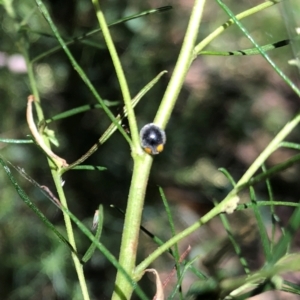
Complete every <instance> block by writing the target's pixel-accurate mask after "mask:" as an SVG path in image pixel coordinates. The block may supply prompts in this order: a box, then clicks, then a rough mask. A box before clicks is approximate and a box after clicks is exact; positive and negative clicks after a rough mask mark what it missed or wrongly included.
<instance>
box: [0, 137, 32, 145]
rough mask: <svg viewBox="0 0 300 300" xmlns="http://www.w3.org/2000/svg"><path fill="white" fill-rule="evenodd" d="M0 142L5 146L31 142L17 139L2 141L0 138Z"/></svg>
mask: <svg viewBox="0 0 300 300" xmlns="http://www.w3.org/2000/svg"><path fill="white" fill-rule="evenodd" d="M0 142H2V143H7V144H32V143H33V140H17V139H2V138H0Z"/></svg>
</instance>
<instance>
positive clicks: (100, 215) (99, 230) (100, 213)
mask: <svg viewBox="0 0 300 300" xmlns="http://www.w3.org/2000/svg"><path fill="white" fill-rule="evenodd" d="M96 217H97V218H98V220H97V231H96V234H95V238H96V239H97V240H98V241H99V240H100V237H101V233H102V228H103V221H104V214H103V205H101V204H100V205H99V209H98V211H97V216H96ZM96 248H97V247H96V245H95V244H94V243H92V244H91V246H90V247H89V248H88V249H87V251H86V253H85V254H84V256H83V257H82V261H83V262H85V263H86V262H87V261H88V260H89V259H90V258H91V257H92V255H93V254H94V252H95V250H96Z"/></svg>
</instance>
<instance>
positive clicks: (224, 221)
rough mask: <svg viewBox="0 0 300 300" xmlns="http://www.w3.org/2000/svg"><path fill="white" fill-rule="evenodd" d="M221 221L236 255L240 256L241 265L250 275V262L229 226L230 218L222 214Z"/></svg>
mask: <svg viewBox="0 0 300 300" xmlns="http://www.w3.org/2000/svg"><path fill="white" fill-rule="evenodd" d="M220 219H221V221H222V224H223V227H224V229H225V230H226V232H227V234H228V238H229V240H230V242H231V244H232V246H233V249H234V251H235V253H236V255H237V256H238V258H239V260H240V263H241V265H242V267H243V269H244V271H245V273H246V274H249V273H250V269H249V265H248V262H247V260H246V258H245V257H244V256H243V253H242V250H241V247H240V245H239V242H238V241H237V240H236V239H235V236H234V234H233V231H232V229H231V226H230V224H229V221H228V218H227V216H226V215H225V214H220Z"/></svg>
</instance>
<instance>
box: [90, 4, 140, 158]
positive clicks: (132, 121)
mask: <svg viewBox="0 0 300 300" xmlns="http://www.w3.org/2000/svg"><path fill="white" fill-rule="evenodd" d="M92 2H93V5H94V8H95V11H96V15H97V18H98V22H99V25H100V28H101V29H102V33H103V37H104V40H105V42H106V45H107V48H108V51H109V54H110V56H111V59H112V62H113V65H114V67H115V70H116V74H117V77H118V81H119V84H120V88H121V91H122V95H123V100H124V103H125V106H126V110H127V114H128V122H129V128H130V133H131V137H132V144H131V151H132V152H133V153H140V154H141V153H142V151H143V150H142V148H141V146H140V140H139V134H138V128H137V123H136V118H135V114H134V110H133V106H132V103H131V96H130V92H129V88H128V84H127V80H126V77H125V74H124V71H123V68H122V65H121V62H120V59H119V56H118V53H117V50H116V47H115V45H114V42H113V40H112V37H111V35H110V32H109V29H108V26H107V23H106V20H105V17H104V14H103V11H102V10H101V8H100V4H99V1H98V0H92Z"/></svg>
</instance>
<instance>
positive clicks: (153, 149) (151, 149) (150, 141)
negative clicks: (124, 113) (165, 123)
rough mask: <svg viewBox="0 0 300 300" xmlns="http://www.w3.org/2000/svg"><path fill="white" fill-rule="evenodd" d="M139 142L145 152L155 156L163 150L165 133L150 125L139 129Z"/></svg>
mask: <svg viewBox="0 0 300 300" xmlns="http://www.w3.org/2000/svg"><path fill="white" fill-rule="evenodd" d="M140 140H141V145H142V147H143V149H144V151H145V152H147V153H148V154H151V155H156V154H159V153H160V152H162V151H163V150H164V145H165V143H166V133H165V132H164V130H162V129H161V128H159V127H158V126H157V125H155V124H153V123H150V124H147V125H145V126H144V127H143V128H142V129H141V131H140Z"/></svg>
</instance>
